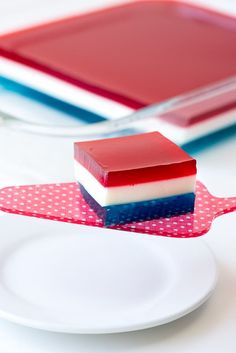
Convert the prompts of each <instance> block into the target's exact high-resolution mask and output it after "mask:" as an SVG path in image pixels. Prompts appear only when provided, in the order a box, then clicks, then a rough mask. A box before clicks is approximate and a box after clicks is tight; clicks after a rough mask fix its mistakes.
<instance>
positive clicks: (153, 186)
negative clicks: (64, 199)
mask: <svg viewBox="0 0 236 353" xmlns="http://www.w3.org/2000/svg"><path fill="white" fill-rule="evenodd" d="M74 158H75V175H76V180H77V182H78V183H79V186H80V189H81V193H82V194H83V197H84V199H85V200H86V202H87V203H88V204H89V205H90V207H91V208H93V209H94V211H95V212H96V213H97V215H98V216H99V217H100V218H102V220H103V223H104V225H106V226H111V225H117V224H124V223H130V222H138V221H144V220H150V219H155V218H160V217H171V216H174V215H179V214H183V213H187V212H192V211H193V209H194V200H195V182H196V160H195V159H193V158H192V157H191V156H189V155H188V154H187V153H186V152H185V151H183V150H182V149H181V148H180V147H179V146H177V145H176V144H174V143H173V142H172V141H170V140H168V139H167V138H166V137H164V136H163V135H161V134H160V133H158V132H151V133H144V134H139V135H132V136H124V137H117V138H109V139H103V140H95V141H83V142H76V143H75V145H74Z"/></svg>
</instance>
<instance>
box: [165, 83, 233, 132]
mask: <svg viewBox="0 0 236 353" xmlns="http://www.w3.org/2000/svg"><path fill="white" fill-rule="evenodd" d="M234 109H236V88H235V89H234V88H233V89H232V90H230V91H229V92H227V93H221V94H220V95H218V96H216V97H210V98H207V99H202V100H201V101H198V102H197V103H191V104H190V105H189V106H188V105H187V106H184V107H182V108H179V109H176V110H175V111H174V112H170V113H166V114H163V115H162V116H161V119H163V120H165V121H169V122H170V123H172V124H175V125H178V126H182V127H187V126H191V125H194V124H197V123H200V122H202V121H204V120H209V119H211V118H215V117H216V116H217V115H221V114H223V113H227V112H229V111H230V110H234Z"/></svg>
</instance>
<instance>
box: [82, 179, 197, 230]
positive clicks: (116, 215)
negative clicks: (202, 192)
mask: <svg viewBox="0 0 236 353" xmlns="http://www.w3.org/2000/svg"><path fill="white" fill-rule="evenodd" d="M80 190H81V193H82V195H83V197H84V199H85V201H86V202H87V203H88V204H89V206H90V207H91V208H92V209H93V210H94V211H95V212H96V214H97V215H98V217H99V218H101V219H102V221H103V224H104V225H105V226H112V225H117V224H125V223H131V222H139V221H146V220H151V219H157V218H164V217H172V216H178V215H181V214H184V213H189V212H193V210H194V201H195V194H194V193H188V194H183V195H177V196H170V197H164V198H159V199H155V200H148V201H140V202H131V203H126V204H121V205H112V206H105V207H102V206H101V205H99V204H98V203H97V201H96V200H94V198H93V197H92V196H91V195H90V194H89V193H88V192H87V191H86V190H85V188H84V187H83V186H82V185H81V184H80Z"/></svg>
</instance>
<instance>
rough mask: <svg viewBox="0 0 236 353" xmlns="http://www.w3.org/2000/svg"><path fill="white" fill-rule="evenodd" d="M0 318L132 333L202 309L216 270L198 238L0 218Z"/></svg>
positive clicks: (82, 330) (69, 329) (76, 330)
mask: <svg viewBox="0 0 236 353" xmlns="http://www.w3.org/2000/svg"><path fill="white" fill-rule="evenodd" d="M0 230H1V233H0V234H1V235H0V316H1V317H2V318H5V319H7V320H10V321H13V322H16V323H19V324H22V325H26V326H30V327H35V328H39V329H44V330H50V331H59V332H70V333H111V332H124V331H132V330H138V329H143V328H148V327H152V326H156V325H161V324H164V323H167V322H169V321H172V320H175V319H177V318H179V317H181V316H183V315H185V314H187V313H189V312H190V311H192V310H194V309H196V308H197V307H198V306H200V305H201V304H202V303H203V302H204V301H205V300H206V299H207V298H208V297H209V296H210V294H211V293H212V291H213V289H214V287H215V284H216V277H217V275H216V265H215V261H214V258H213V256H212V254H211V252H210V251H209V249H208V248H207V246H206V245H205V244H204V243H203V242H202V241H201V240H199V239H170V238H164V237H154V236H148V235H139V234H134V233H126V232H120V231H114V230H109V229H105V230H104V229H100V228H90V227H86V226H79V225H73V224H68V223H60V222H55V221H49V220H41V219H36V218H30V217H23V216H17V215H6V216H3V217H1V218H0Z"/></svg>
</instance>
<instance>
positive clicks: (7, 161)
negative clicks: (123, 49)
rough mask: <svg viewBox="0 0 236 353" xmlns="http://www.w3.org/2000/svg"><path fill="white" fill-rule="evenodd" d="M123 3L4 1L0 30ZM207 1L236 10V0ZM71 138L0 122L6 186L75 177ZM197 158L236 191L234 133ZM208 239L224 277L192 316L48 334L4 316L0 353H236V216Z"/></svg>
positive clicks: (215, 180) (208, 179)
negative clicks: (144, 326) (129, 329)
mask: <svg viewBox="0 0 236 353" xmlns="http://www.w3.org/2000/svg"><path fill="white" fill-rule="evenodd" d="M116 2H119V1H115V0H113V1H108V0H107V1H105V0H89V1H84V0H66V1H59V0H41V1H40V0H34V1H31V0H8V1H2V2H0V31H2V32H5V31H7V30H11V29H14V28H17V27H20V26H22V25H27V24H31V23H35V22H40V21H42V20H46V19H48V18H53V17H55V16H62V15H64V14H66V13H71V12H73V11H75V10H76V11H78V12H79V11H84V10H86V9H89V8H94V7H97V6H102V5H103V4H109V3H116ZM198 2H200V1H198ZM201 2H202V3H204V1H201ZM208 3H209V4H210V5H212V6H216V7H218V8H221V9H222V10H223V11H225V12H228V13H233V12H234V13H235V14H236V0H225V1H224V0H222V1H220V0H214V1H213V0H212V1H210V2H208ZM72 142H73V140H72V139H69V138H50V137H44V136H39V135H30V134H26V133H20V132H17V131H13V130H8V129H6V128H4V127H1V128H0V187H1V186H7V185H15V184H28V183H37V182H42V183H44V182H45V183H47V182H54V181H56V182H58V181H59V182H61V181H71V180H73V163H72V155H73V144H72ZM196 157H197V159H198V175H199V179H200V180H202V181H204V182H205V184H206V185H207V186H208V187H209V189H210V190H211V191H212V193H215V194H218V195H222V196H223V195H224V196H233V195H236V182H235V180H236V136H235V135H234V136H231V137H230V138H228V139H226V140H224V141H223V142H221V143H219V144H215V145H214V146H211V147H209V148H208V149H205V150H203V151H201V152H198V153H197V154H196ZM0 235H1V236H4V229H1V228H0ZM204 240H205V241H206V242H207V243H208V244H209V246H210V247H211V249H212V250H213V252H214V254H215V256H216V259H217V264H218V268H219V282H218V286H217V288H216V291H215V293H214V294H213V296H212V297H211V299H210V300H209V301H208V302H207V303H206V304H204V305H203V306H202V307H201V308H200V309H198V310H196V311H195V312H193V313H191V314H189V315H188V316H186V317H184V318H182V319H180V320H177V321H175V322H173V323H170V324H167V325H164V326H162V327H157V328H153V329H149V330H145V331H140V332H133V333H126V334H115V335H102V336H96V335H93V336H89V335H88V336H86V335H68V334H56V333H47V332H41V331H38V330H34V329H29V328H25V327H21V326H18V325H15V324H11V323H8V322H6V321H4V320H0V353H21V352H22V353H23V352H24V353H54V352H57V353H74V352H76V353H78V352H83V353H88V352H93V353H96V352H103V353H106V352H109V353H115V352H119V353H124V352H137V353H138V352H144V353H152V352H153V353H154V352H155V353H156V352H161V353H172V352H175V353H176V352H182V353H185V352H186V353H187V352H188V353H189V352H191V353H195V352H196V353H199V352H201V353H208V352H214V353H222V351H223V352H227V353H235V352H236V338H235V333H236V213H234V214H228V215H225V216H223V217H221V218H218V219H217V220H216V221H215V223H214V225H213V227H212V229H211V231H210V232H209V233H208V234H207V235H205V236H204ZM0 300H1V298H0Z"/></svg>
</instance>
